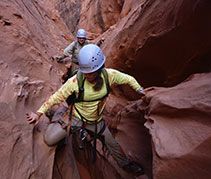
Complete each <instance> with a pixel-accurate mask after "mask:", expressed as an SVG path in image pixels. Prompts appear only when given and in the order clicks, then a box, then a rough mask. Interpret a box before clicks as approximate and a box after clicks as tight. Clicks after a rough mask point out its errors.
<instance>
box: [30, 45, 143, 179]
mask: <svg viewBox="0 0 211 179" xmlns="http://www.w3.org/2000/svg"><path fill="white" fill-rule="evenodd" d="M105 59H106V58H105V56H104V54H103V52H102V50H101V49H100V48H99V47H98V46H97V45H95V44H88V45H86V46H84V47H83V48H82V49H81V50H80V52H79V72H78V73H80V75H82V76H83V92H80V89H79V85H78V79H77V75H78V74H76V75H74V76H73V77H71V78H70V79H68V81H67V82H66V83H65V84H63V85H62V86H61V88H60V89H59V90H58V91H56V92H55V93H54V94H53V95H52V96H50V98H49V99H48V100H47V101H46V102H45V103H44V104H43V105H42V106H41V107H40V108H39V109H38V110H37V112H36V113H33V112H32V113H31V114H27V119H28V122H29V123H34V122H37V121H38V120H39V119H40V117H41V116H42V115H43V114H45V113H46V112H47V111H48V110H49V109H50V108H51V107H52V106H54V105H56V104H59V103H62V102H64V101H65V100H66V99H67V98H68V97H69V96H70V95H72V94H75V95H76V98H78V99H79V98H81V99H80V100H78V101H77V100H76V101H75V103H74V104H73V105H72V106H73V108H72V117H71V121H70V123H71V127H74V126H76V127H83V128H85V129H86V130H88V131H92V132H94V133H100V135H102V136H104V139H105V146H106V147H107V149H108V150H109V152H110V153H111V155H112V156H113V158H114V159H115V160H116V161H117V164H118V165H119V166H120V167H121V168H122V169H124V170H125V171H127V172H130V173H133V174H135V175H140V174H143V173H144V171H143V168H142V166H141V165H140V164H137V163H136V162H134V161H131V160H129V159H128V157H127V156H126V155H125V154H124V153H123V150H122V149H121V147H120V145H119V144H118V143H117V141H116V140H115V139H114V137H113V136H112V134H111V133H110V131H109V129H108V127H106V126H105V121H104V119H103V110H104V108H105V102H106V97H107V96H108V92H109V87H108V85H109V86H111V85H113V84H119V85H122V84H128V85H129V86H130V87H131V88H133V89H134V90H135V91H136V92H137V93H139V94H142V95H144V90H143V88H142V87H141V86H140V85H139V83H138V82H137V81H136V80H135V78H134V77H132V76H130V75H128V74H125V73H122V72H120V71H118V70H115V69H109V68H104V63H105ZM106 83H109V84H106ZM81 93H83V95H82V96H80V94H81ZM78 95H79V96H78Z"/></svg>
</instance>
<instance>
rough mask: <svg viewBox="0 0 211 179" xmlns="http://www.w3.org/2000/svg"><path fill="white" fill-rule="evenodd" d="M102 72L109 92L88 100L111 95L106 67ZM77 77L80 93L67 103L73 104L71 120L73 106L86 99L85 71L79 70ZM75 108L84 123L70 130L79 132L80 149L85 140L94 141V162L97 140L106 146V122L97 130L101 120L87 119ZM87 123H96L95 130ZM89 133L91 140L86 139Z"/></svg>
mask: <svg viewBox="0 0 211 179" xmlns="http://www.w3.org/2000/svg"><path fill="white" fill-rule="evenodd" d="M101 72H102V74H103V77H104V80H105V84H106V91H107V93H106V94H105V95H104V96H103V97H101V98H99V99H95V100H91V101H86V102H92V101H98V100H101V99H104V98H106V97H107V96H108V95H109V92H110V85H109V80H108V73H107V71H106V69H104V68H102V70H101ZM76 77H77V82H78V89H79V92H78V95H77V97H76V94H75V93H73V94H72V95H70V96H69V97H68V98H67V100H66V102H67V104H68V105H69V106H70V105H71V110H70V115H69V117H70V120H71V115H72V108H73V105H74V103H77V102H82V101H84V82H85V78H84V75H83V73H81V72H80V71H78V72H77V74H76ZM75 110H76V111H77V113H78V114H79V116H80V118H81V119H82V122H83V124H82V126H81V127H71V130H70V131H71V133H73V134H74V133H78V134H79V148H80V149H83V148H84V145H85V142H90V143H92V142H93V144H92V149H93V155H92V156H93V158H92V161H93V162H94V161H95V160H96V140H97V139H99V140H100V141H101V142H102V146H103V148H104V146H105V145H104V143H105V142H104V136H102V133H103V132H104V130H105V124H104V125H103V127H102V129H101V130H100V131H99V132H97V123H99V122H100V121H101V120H100V121H94V122H93V121H89V120H88V119H86V118H85V117H84V116H82V115H81V113H80V112H79V111H78V109H77V108H76V107H75ZM87 123H88V124H93V125H95V131H94V132H92V131H90V130H88V129H86V128H85V127H86V124H87ZM88 134H89V135H90V136H91V139H90V140H89V141H88V140H87V139H86V138H87V135H88Z"/></svg>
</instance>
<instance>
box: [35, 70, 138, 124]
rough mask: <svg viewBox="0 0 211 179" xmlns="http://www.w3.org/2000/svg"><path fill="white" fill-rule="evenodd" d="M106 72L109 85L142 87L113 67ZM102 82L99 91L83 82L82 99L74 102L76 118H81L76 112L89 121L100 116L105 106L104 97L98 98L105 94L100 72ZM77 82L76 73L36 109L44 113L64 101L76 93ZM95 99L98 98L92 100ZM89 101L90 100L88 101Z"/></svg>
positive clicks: (98, 118)
mask: <svg viewBox="0 0 211 179" xmlns="http://www.w3.org/2000/svg"><path fill="white" fill-rule="evenodd" d="M106 71H107V73H108V80H109V85H110V86H111V85H112V84H119V85H121V84H128V85H129V86H131V87H132V88H133V89H134V90H135V91H138V90H139V89H141V88H142V87H141V86H140V85H139V84H138V82H137V81H136V80H135V78H134V77H132V76H130V75H127V74H125V73H122V72H120V71H118V70H114V69H106ZM101 76H102V78H103V80H104V83H103V86H102V88H101V90H99V91H94V89H93V86H94V85H93V84H91V83H89V82H88V81H87V80H85V82H84V101H83V102H78V103H75V104H74V108H73V115H74V116H76V117H77V118H79V119H80V118H81V117H80V115H79V114H78V112H77V111H76V110H75V108H77V110H78V111H79V113H80V114H81V115H82V116H83V117H84V118H85V119H87V120H89V121H96V120H97V121H98V120H100V119H101V118H102V111H103V109H104V107H105V99H100V98H102V97H103V96H105V95H106V94H107V89H106V84H105V79H104V77H103V74H101ZM78 91H79V90H78V83H77V78H76V75H75V76H73V77H71V78H70V79H69V80H68V81H67V82H66V83H65V84H64V85H63V86H62V87H61V88H60V89H59V90H58V91H57V92H55V93H54V94H53V95H52V96H50V98H49V99H48V100H47V101H46V102H45V103H44V104H43V105H42V106H41V107H40V109H39V110H38V111H37V112H39V113H45V112H47V110H48V109H50V108H51V107H52V106H53V105H55V104H59V103H61V102H63V101H65V100H66V99H67V98H68V96H69V95H71V94H73V93H74V92H75V93H76V94H78ZM95 99H100V100H96V101H93V100H95ZM90 101H91V102H90Z"/></svg>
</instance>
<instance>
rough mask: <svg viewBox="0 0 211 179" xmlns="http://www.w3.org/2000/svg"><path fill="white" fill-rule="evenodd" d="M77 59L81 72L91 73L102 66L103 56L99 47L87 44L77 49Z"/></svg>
mask: <svg viewBox="0 0 211 179" xmlns="http://www.w3.org/2000/svg"><path fill="white" fill-rule="evenodd" d="M78 61H79V69H80V71H81V72H82V73H92V72H95V71H97V70H98V69H100V68H101V67H102V66H103V64H104V63H105V56H104V54H103V52H102V50H101V49H100V47H98V46H97V45H95V44H88V45H85V46H84V47H83V48H82V49H81V50H80V51H79V55H78Z"/></svg>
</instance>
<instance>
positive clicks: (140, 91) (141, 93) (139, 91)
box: [137, 88, 145, 96]
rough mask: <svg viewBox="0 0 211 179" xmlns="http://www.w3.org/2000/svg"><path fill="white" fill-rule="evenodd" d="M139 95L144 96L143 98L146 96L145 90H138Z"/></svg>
mask: <svg viewBox="0 0 211 179" xmlns="http://www.w3.org/2000/svg"><path fill="white" fill-rule="evenodd" d="M137 93H138V94H140V95H142V96H145V92H144V88H140V89H138V90H137Z"/></svg>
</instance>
